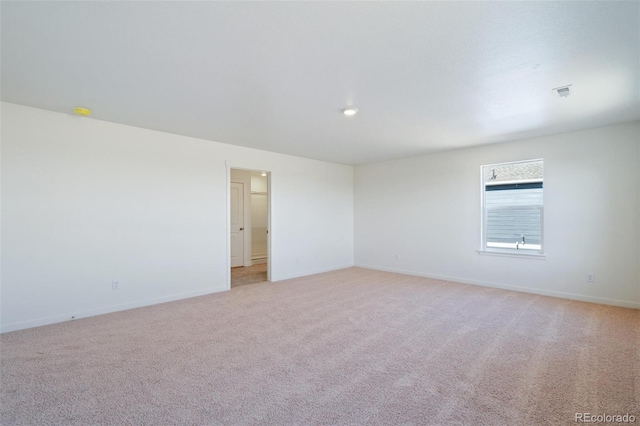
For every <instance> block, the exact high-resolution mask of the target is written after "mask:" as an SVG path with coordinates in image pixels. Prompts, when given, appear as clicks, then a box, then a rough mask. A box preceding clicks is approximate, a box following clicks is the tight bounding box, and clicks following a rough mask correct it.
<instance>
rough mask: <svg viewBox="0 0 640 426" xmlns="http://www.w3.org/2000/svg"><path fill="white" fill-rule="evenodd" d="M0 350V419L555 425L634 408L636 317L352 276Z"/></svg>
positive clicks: (292, 284)
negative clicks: (580, 416) (579, 414)
mask: <svg viewBox="0 0 640 426" xmlns="http://www.w3.org/2000/svg"><path fill="white" fill-rule="evenodd" d="M1 342H2V390H1V397H2V424H3V425H32V424H37V425H47V424H55V425H83V426H86V425H213V424H222V425H258V424H274V425H307V424H325V425H345V424H350V425H356V424H357V425H360V424H386V425H400V424H407V425H410V424H413V425H446V424H457V425H462V424H464V425H515V424H519V425H545V424H550V425H559V424H574V422H573V420H574V413H575V412H589V413H602V412H605V413H609V414H618V413H621V414H624V413H626V412H635V414H636V415H637V414H639V413H638V407H639V406H640V404H639V400H640V398H639V389H640V311H637V310H632V309H623V308H615V307H609V306H602V305H595V304H589V303H581V302H575V301H568V300H561V299H554V298H550V297H543V296H537V295H531V294H525V293H516V292H509V291H503V290H497V289H491V288H484V287H476V286H468V285H462V284H455V283H447V282H441V281H435V280H430V279H424V278H417V277H410V276H404V275H397V274H390V273H384V272H376V271H370V270H365V269H358V268H350V269H345V270H340V271H335V272H330V273H325V274H319V275H314V276H310V277H305V278H299V279H293V280H289V281H285V282H278V283H271V284H265V285H251V286H243V287H239V288H235V289H232V290H231V291H229V292H226V293H218V294H214V295H209V296H203V297H198V298H193V299H189V300H183V301H178V302H172V303H166V304H162V305H156V306H151V307H146V308H140V309H134V310H130V311H125V312H120V313H114V314H109V315H102V316H99V317H93V318H87V319H82V320H78V321H74V322H67V323H62V324H56V325H52V326H46V327H40V328H35V329H30V330H23V331H18V332H13V333H6V334H4V335H2V336H1ZM636 421H637V422H638V420H636Z"/></svg>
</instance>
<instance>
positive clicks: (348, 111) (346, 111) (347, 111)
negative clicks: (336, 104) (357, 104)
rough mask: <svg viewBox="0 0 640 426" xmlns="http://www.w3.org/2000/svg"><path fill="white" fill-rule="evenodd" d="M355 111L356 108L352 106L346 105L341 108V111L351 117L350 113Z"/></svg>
mask: <svg viewBox="0 0 640 426" xmlns="http://www.w3.org/2000/svg"><path fill="white" fill-rule="evenodd" d="M357 112H358V108H354V107H348V108H345V109H343V110H342V113H343V114H344V115H346V116H349V117H351V116H352V115H356V113H357Z"/></svg>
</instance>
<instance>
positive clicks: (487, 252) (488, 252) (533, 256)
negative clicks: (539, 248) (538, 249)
mask: <svg viewBox="0 0 640 426" xmlns="http://www.w3.org/2000/svg"><path fill="white" fill-rule="evenodd" d="M476 251H477V252H478V254H479V255H482V256H502V257H517V258H520V259H533V260H545V259H546V258H547V256H546V255H544V254H540V253H512V252H511V251H502V250H476Z"/></svg>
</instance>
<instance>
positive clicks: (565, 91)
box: [551, 84, 573, 98]
mask: <svg viewBox="0 0 640 426" xmlns="http://www.w3.org/2000/svg"><path fill="white" fill-rule="evenodd" d="M572 86H573V85H572V84H569V85H568V86H562V87H556V88H554V89H551V91H552V92H553V94H554V95H555V96H556V98H566V97H568V96H570V95H573V87H572Z"/></svg>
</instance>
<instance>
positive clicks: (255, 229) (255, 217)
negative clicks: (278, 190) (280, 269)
mask: <svg viewBox="0 0 640 426" xmlns="http://www.w3.org/2000/svg"><path fill="white" fill-rule="evenodd" d="M267 192H268V186H267V177H266V176H251V261H252V262H253V261H254V260H260V261H263V262H264V260H265V259H266V258H267V253H268V247H267V236H268V234H267V231H268V229H269V227H268V220H269V211H268V201H269V198H268V194H267Z"/></svg>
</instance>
